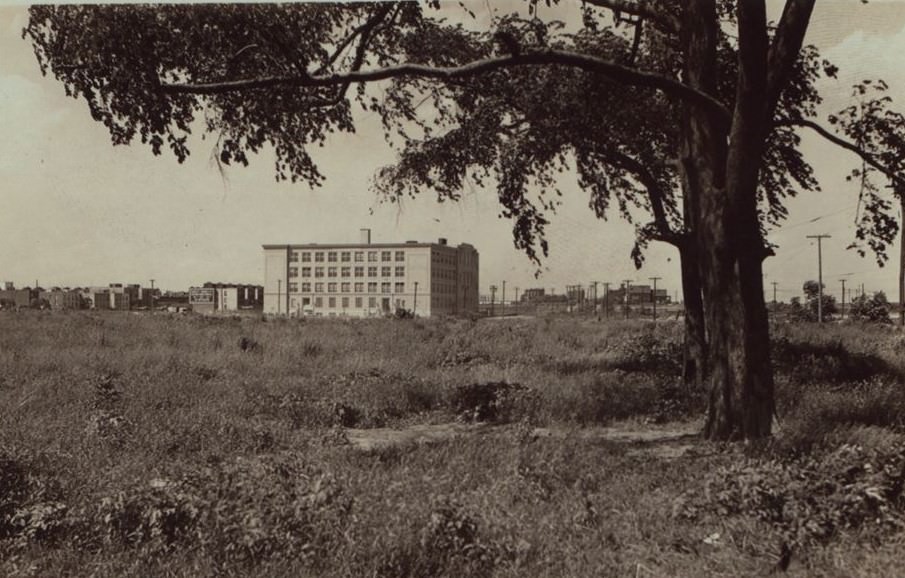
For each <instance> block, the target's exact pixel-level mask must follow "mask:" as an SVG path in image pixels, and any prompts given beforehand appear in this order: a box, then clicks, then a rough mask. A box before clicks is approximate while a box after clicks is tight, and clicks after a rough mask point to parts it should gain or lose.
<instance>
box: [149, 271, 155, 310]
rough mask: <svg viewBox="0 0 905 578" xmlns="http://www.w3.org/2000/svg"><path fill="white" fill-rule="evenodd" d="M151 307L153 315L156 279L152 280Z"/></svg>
mask: <svg viewBox="0 0 905 578" xmlns="http://www.w3.org/2000/svg"><path fill="white" fill-rule="evenodd" d="M150 301H151V303H150V307H151V313H154V279H151V299H150Z"/></svg>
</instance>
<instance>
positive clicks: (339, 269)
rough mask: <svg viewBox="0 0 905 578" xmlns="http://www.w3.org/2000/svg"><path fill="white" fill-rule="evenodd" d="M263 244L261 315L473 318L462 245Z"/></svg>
mask: <svg viewBox="0 0 905 578" xmlns="http://www.w3.org/2000/svg"><path fill="white" fill-rule="evenodd" d="M361 233H362V236H361V242H359V243H355V244H318V243H310V244H302V245H264V312H265V313H273V314H283V315H287V314H288V315H315V316H354V317H373V316H382V315H387V314H391V313H393V312H395V311H396V310H397V309H405V310H408V311H411V312H413V313H415V314H416V315H419V316H422V317H427V316H431V315H462V314H469V313H477V311H478V265H479V263H478V252H477V250H476V249H475V248H474V247H473V246H471V245H468V244H465V243H463V244H460V245H458V246H456V247H453V246H450V245H449V244H448V243H447V242H446V239H439V240H438V241H437V242H436V243H421V242H417V241H407V242H405V243H374V244H372V243H371V232H370V230H369V229H362V232H361Z"/></svg>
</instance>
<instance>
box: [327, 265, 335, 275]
mask: <svg viewBox="0 0 905 578" xmlns="http://www.w3.org/2000/svg"><path fill="white" fill-rule="evenodd" d="M327 277H336V267H327Z"/></svg>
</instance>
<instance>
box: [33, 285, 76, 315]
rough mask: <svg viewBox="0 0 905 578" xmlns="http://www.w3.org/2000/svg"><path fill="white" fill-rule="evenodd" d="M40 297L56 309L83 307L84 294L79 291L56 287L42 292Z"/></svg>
mask: <svg viewBox="0 0 905 578" xmlns="http://www.w3.org/2000/svg"><path fill="white" fill-rule="evenodd" d="M40 298H41V299H43V300H44V301H46V302H47V304H48V305H49V306H50V308H51V309H52V310H54V311H63V310H66V309H81V308H82V295H81V293H80V292H79V291H72V290H69V289H60V288H59V287H54V288H53V289H51V290H50V291H43V292H41V296H40Z"/></svg>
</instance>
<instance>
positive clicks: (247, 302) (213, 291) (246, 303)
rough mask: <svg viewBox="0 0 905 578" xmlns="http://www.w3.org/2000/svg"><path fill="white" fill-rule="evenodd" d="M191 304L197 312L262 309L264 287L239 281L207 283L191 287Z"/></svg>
mask: <svg viewBox="0 0 905 578" xmlns="http://www.w3.org/2000/svg"><path fill="white" fill-rule="evenodd" d="M189 304H190V305H191V306H192V311H195V312H196V313H213V312H215V311H243V310H249V309H258V310H260V309H261V308H262V307H263V304H264V287H262V286H260V285H245V284H238V283H205V284H204V286H203V287H192V288H190V289H189Z"/></svg>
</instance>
